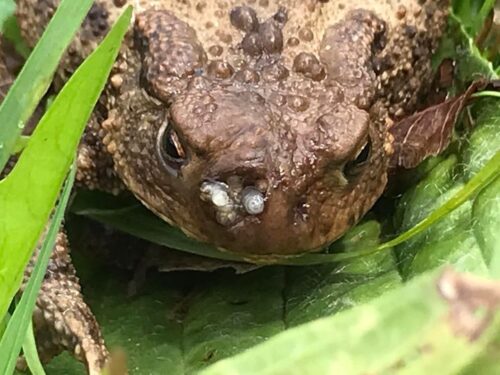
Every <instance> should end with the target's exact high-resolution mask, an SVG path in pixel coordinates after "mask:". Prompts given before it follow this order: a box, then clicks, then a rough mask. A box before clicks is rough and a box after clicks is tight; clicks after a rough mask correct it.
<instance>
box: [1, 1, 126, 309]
mask: <svg viewBox="0 0 500 375" xmlns="http://www.w3.org/2000/svg"><path fill="white" fill-rule="evenodd" d="M131 13H132V9H131V8H128V9H127V10H126V11H125V12H124V13H123V14H122V16H121V17H120V19H119V20H118V21H117V23H116V24H115V26H114V27H113V29H112V30H111V31H110V32H109V34H108V35H107V36H106V38H105V39H104V41H103V42H102V43H101V45H100V46H99V47H98V48H97V49H96V50H95V51H94V52H93V53H92V54H91V55H90V56H89V57H88V58H87V59H86V60H85V62H84V63H83V64H82V65H81V66H80V67H79V68H78V70H77V71H76V72H75V74H74V75H73V76H72V77H71V79H70V80H69V81H68V83H67V84H66V85H65V86H64V88H63V89H62V90H61V92H60V93H59V95H58V96H57V98H56V99H55V100H54V102H53V104H52V105H51V106H50V108H49V109H48V111H47V112H46V113H45V115H44V117H43V118H42V120H41V121H40V123H39V124H38V126H37V128H36V129H35V131H34V133H33V135H32V136H31V138H30V141H29V143H28V145H27V147H26V148H25V150H24V151H23V153H22V154H21V156H20V158H19V160H18V162H17V164H16V167H15V168H14V170H13V171H12V172H11V173H10V174H9V175H8V176H7V177H6V178H5V179H4V180H3V181H0V208H1V212H2V215H1V217H0V316H4V315H5V313H6V311H7V307H8V305H9V303H10V301H11V300H12V298H13V296H14V295H15V293H16V291H17V290H18V288H19V284H20V281H21V277H22V274H23V270H24V268H25V266H26V264H27V262H28V259H29V257H30V255H31V253H32V251H33V248H34V247H35V245H36V242H37V241H38V239H39V237H40V234H41V233H42V231H43V228H44V227H45V225H46V223H47V219H48V217H49V215H50V212H51V210H52V208H53V207H54V204H55V202H56V199H57V195H58V192H59V190H60V189H61V186H62V183H63V181H64V177H65V175H66V173H67V171H68V168H69V166H70V165H71V162H72V160H73V158H74V154H75V150H76V147H77V145H78V142H79V140H80V137H81V134H82V132H83V129H84V127H85V125H86V123H87V120H88V118H89V116H90V114H91V112H92V108H93V107H94V105H95V103H96V102H97V100H98V98H99V95H100V93H101V91H102V89H103V87H104V85H105V83H106V79H107V77H108V75H109V72H110V70H111V67H112V64H113V62H114V60H115V59H116V56H117V54H118V50H119V48H120V45H121V41H122V39H123V36H124V35H125V32H126V30H127V28H128V25H129V22H130V18H131ZM5 109H6V108H5V107H3V108H2V111H3V110H5Z"/></svg>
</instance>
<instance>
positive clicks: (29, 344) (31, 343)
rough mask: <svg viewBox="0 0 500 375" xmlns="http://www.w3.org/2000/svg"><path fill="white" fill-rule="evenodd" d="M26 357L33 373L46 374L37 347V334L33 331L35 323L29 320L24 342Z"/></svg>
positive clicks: (35, 374)
mask: <svg viewBox="0 0 500 375" xmlns="http://www.w3.org/2000/svg"><path fill="white" fill-rule="evenodd" d="M23 353H24V358H26V363H27V364H28V368H29V369H30V372H31V374H32V375H45V370H44V369H43V366H42V363H41V362H40V358H38V351H37V349H36V342H35V335H34V332H33V323H32V322H31V320H29V324H28V329H27V330H26V337H25V338H24V344H23Z"/></svg>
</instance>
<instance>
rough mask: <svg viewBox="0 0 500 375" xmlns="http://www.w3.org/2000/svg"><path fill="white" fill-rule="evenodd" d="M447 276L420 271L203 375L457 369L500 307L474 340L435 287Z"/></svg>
mask: <svg viewBox="0 0 500 375" xmlns="http://www.w3.org/2000/svg"><path fill="white" fill-rule="evenodd" d="M445 277H447V276H441V278H437V277H436V273H435V272H434V273H431V274H425V275H423V276H421V277H419V278H416V279H414V280H413V281H411V282H410V283H408V284H406V285H405V286H404V287H402V288H398V289H395V290H393V291H391V292H388V293H387V294H385V295H383V296H381V297H379V298H378V299H376V300H373V301H372V302H371V303H369V304H365V305H360V306H357V307H354V308H353V309H351V310H348V311H345V312H343V313H339V314H337V315H335V316H332V317H327V318H323V319H318V320H315V321H314V322H312V323H309V324H305V325H302V326H300V327H297V328H295V329H291V330H289V331H287V332H285V333H282V334H279V335H277V336H274V337H273V338H272V339H270V340H268V341H267V342H265V343H263V344H260V345H258V346H257V347H255V348H253V349H251V350H249V351H246V352H244V353H242V354H239V355H237V356H235V357H232V358H230V359H226V360H223V361H220V362H219V363H217V364H215V365H213V366H211V367H209V368H208V369H206V370H205V371H202V372H200V375H229V374H231V375H246V374H249V375H250V374H257V373H258V374H263V375H265V374H273V375H279V374H283V375H285V374H286V375H289V374H297V375H298V374H300V375H307V374H311V375H315V374H337V373H339V374H345V375H355V374H356V375H358V374H359V375H361V374H379V373H380V374H387V373H398V374H425V373H429V374H455V373H456V372H457V371H458V370H460V369H461V368H463V367H464V366H465V365H466V364H467V363H468V362H470V361H471V360H473V359H474V358H475V357H477V356H478V354H479V353H480V351H481V349H483V348H484V347H486V345H487V344H488V343H489V342H490V341H491V340H492V339H494V338H495V329H497V328H498V327H500V324H499V323H500V313H499V312H498V310H496V311H495V315H494V320H493V323H491V322H490V324H488V325H487V326H486V329H485V331H484V332H481V334H480V336H479V339H475V340H470V339H468V338H467V335H466V333H463V332H462V333H461V334H460V333H458V332H457V329H458V328H457V326H460V324H464V325H465V321H464V322H460V318H458V317H457V315H455V316H454V315H453V314H451V309H452V308H453V305H452V304H451V303H450V302H448V301H447V300H446V299H444V298H443V296H442V295H441V294H440V293H439V292H438V288H439V287H440V285H442V284H444V283H445V282H444V280H445ZM495 287H496V288H498V285H496V286H492V288H495ZM463 303H467V301H464V302H463ZM483 303H485V304H486V303H487V301H483ZM462 319H464V318H463V317H462Z"/></svg>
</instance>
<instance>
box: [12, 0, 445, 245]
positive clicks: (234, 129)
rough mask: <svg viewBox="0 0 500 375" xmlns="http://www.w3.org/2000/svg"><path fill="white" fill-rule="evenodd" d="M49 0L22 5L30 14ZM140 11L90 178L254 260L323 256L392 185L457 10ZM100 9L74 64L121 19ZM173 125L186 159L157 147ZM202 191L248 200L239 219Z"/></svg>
mask: <svg viewBox="0 0 500 375" xmlns="http://www.w3.org/2000/svg"><path fill="white" fill-rule="evenodd" d="M53 2H54V1H53V0H52V1H51V0H45V1H41V0H38V1H33V0H30V1H28V0H23V1H18V3H19V4H20V5H21V6H20V10H19V14H20V15H23V14H27V13H29V12H30V10H31V9H33V3H38V4H52V5H53ZM135 3H136V4H137V3H138V4H139V7H138V8H137V12H136V18H135V23H134V29H133V31H131V33H130V35H129V37H128V40H127V42H126V45H125V46H124V47H123V49H122V52H121V55H120V58H119V60H118V62H117V64H116V68H115V70H114V72H113V76H112V78H111V81H110V82H111V84H110V85H109V87H108V89H107V92H106V95H105V97H104V98H103V100H102V104H103V106H104V107H106V108H105V111H101V114H100V116H102V118H101V119H100V121H99V120H96V121H95V122H96V123H95V124H91V125H90V126H89V130H88V131H87V135H86V137H87V138H88V139H90V142H87V146H85V145H83V146H82V151H81V153H80V164H81V165H82V168H81V173H80V174H79V179H80V180H81V181H84V182H85V184H86V185H90V186H91V187H102V186H103V185H106V184H107V185H108V186H105V187H109V185H111V188H109V189H108V190H115V191H117V190H119V189H120V188H121V184H120V182H119V181H121V182H123V184H124V185H125V186H126V188H127V189H129V190H130V191H132V192H133V193H134V194H135V196H136V197H137V198H139V199H140V200H141V201H142V202H143V203H144V204H145V205H146V206H147V207H149V208H150V209H151V210H152V211H153V212H155V213H156V214H157V215H158V216H160V217H161V218H163V219H164V220H165V221H167V222H169V223H171V224H174V225H176V226H178V227H180V228H181V229H182V230H183V231H184V232H185V233H187V234H188V235H189V236H192V237H194V238H196V239H198V240H200V241H203V242H208V243H212V244H214V245H216V246H217V247H219V248H221V249H225V250H228V251H233V252H239V253H243V254H294V253H300V252H305V251H312V250H316V249H319V248H321V247H322V246H325V245H327V244H329V243H331V242H332V241H334V240H335V239H337V238H338V237H340V236H341V235H342V234H343V233H345V231H346V230H347V229H348V228H350V227H351V226H353V225H354V224H355V223H356V222H358V221H359V220H360V219H361V218H362V217H363V215H364V214H365V213H366V212H367V211H368V210H369V209H370V208H371V207H372V205H373V204H374V202H375V201H376V200H377V199H378V197H379V196H380V195H381V193H382V192H383V190H384V187H385V184H386V181H387V159H388V156H389V153H390V152H391V147H390V143H391V140H390V138H389V137H388V136H387V126H388V125H387V124H389V123H392V122H393V120H395V119H396V118H397V117H401V116H403V115H405V114H407V113H409V112H411V111H412V110H413V109H414V106H415V104H416V103H417V101H418V99H419V96H420V95H421V94H422V93H423V92H424V89H425V87H426V86H428V84H429V82H430V78H431V70H430V56H431V54H432V53H433V52H434V50H435V48H436V46H437V43H438V39H439V37H440V35H441V33H442V31H443V28H444V25H445V20H446V16H447V5H448V2H447V1H445V0H428V1H426V2H419V1H417V0H415V1H405V2H404V3H403V4H399V2H397V1H388V2H378V1H368V0H365V1H361V2H356V3H355V4H354V3H352V2H343V1H328V2H323V1H316V0H308V1H299V0H288V1H280V2H278V1H264V2H257V1H255V2H251V1H250V2H243V1H212V2H209V1H192V2H173V1H161V0H156V1H152V0H150V1H144V0H143V1H139V2H135ZM262 4H264V5H262ZM421 4H422V5H421ZM93 12H94V16H93V19H90V20H88V21H87V24H86V25H85V26H86V28H87V29H88V30H89V31H87V32H82V33H81V35H80V39H79V41H78V42H77V43H76V44H75V45H74V46H73V47H72V50H71V53H70V55H69V57H68V60H69V61H68V64H67V65H68V66H71V63H73V64H74V61H73V60H75V59H76V60H78V59H79V58H81V57H82V56H85V55H86V54H87V53H88V50H89V48H90V47H91V46H93V45H94V44H95V42H96V40H98V38H95V37H94V35H97V36H100V35H101V34H102V33H103V30H104V29H105V26H106V25H107V26H109V23H110V22H111V20H112V19H113V18H115V17H116V14H118V13H119V9H118V8H117V7H116V6H114V4H113V3H112V2H111V1H101V2H96V5H95V6H94V9H93ZM37 17H40V16H37ZM29 22H30V23H27V24H26V25H23V23H21V25H22V26H25V27H23V29H24V30H25V34H27V35H26V36H27V37H28V39H30V37H31V39H33V40H34V39H36V35H32V34H33V30H37V27H36V26H37V24H43V22H41V21H40V20H38V21H36V19H35V22H36V23H37V24H35V25H34V26H35V27H31V28H29V27H28V26H33V22H34V21H33V17H32V18H30V21H29ZM39 28H40V27H38V29H39ZM95 30H97V31H95ZM35 34H36V33H35ZM89 35H90V36H89ZM82 46H83V48H82ZM64 69H67V67H64ZM64 74H66V72H65V71H63V72H62V74H61V75H64ZM103 113H104V114H103ZM104 117H106V119H104ZM166 124H168V127H170V130H171V131H174V132H175V133H176V135H177V138H178V142H179V143H178V144H179V145H180V146H179V147H181V151H182V152H184V153H185V154H186V156H185V158H184V160H183V162H182V163H175V162H172V161H169V160H168V156H165V153H162V151H161V143H162V142H164V139H162V138H161V137H162V134H163V131H164V130H165V127H166V126H167V125H166ZM159 143H160V146H158V144H159ZM364 147H367V149H366V150H365V153H362V152H361V151H362V150H363V148H364ZM159 148H160V150H159ZM367 151H369V153H368V157H367V159H366V160H364V158H366V152H367ZM360 153H361V155H360V157H361V159H359V158H358V160H357V161H356V159H357V157H358V155H359V154H360ZM106 154H107V155H106ZM109 155H111V158H110V157H109ZM166 159H167V160H166ZM96 160H97V161H96ZM96 164H99V166H97V167H96ZM87 170H88V171H87ZM103 170H104V172H103ZM87 172H88V173H87ZM115 175H117V178H116V179H114V180H115V181H113V179H111V178H107V180H108V181H105V182H103V181H99V180H103V178H102V177H103V176H105V177H106V176H107V177H109V176H115ZM116 180H119V181H116ZM109 181H111V182H109ZM205 181H212V182H214V181H216V182H220V183H224V184H227V185H228V189H229V191H230V194H232V196H233V197H234V200H235V201H236V207H235V208H234V209H233V210H232V212H231V215H232V216H231V218H230V219H227V218H226V219H223V220H221V219H220V218H218V217H217V209H216V207H214V205H213V204H212V202H211V201H210V199H208V202H207V199H201V197H200V196H201V193H200V187H201V185H202V184H203V182H205ZM235 181H236V182H235ZM245 186H252V187H256V188H257V189H258V190H259V191H260V192H261V193H262V195H263V197H264V199H265V205H264V206H265V207H264V210H263V212H262V213H260V214H257V215H251V214H247V213H246V212H245V210H244V209H243V208H242V207H241V204H238V203H239V202H241V190H242V188H244V187H245Z"/></svg>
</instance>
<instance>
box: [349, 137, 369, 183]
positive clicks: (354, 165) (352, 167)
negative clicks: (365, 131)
mask: <svg viewBox="0 0 500 375" xmlns="http://www.w3.org/2000/svg"><path fill="white" fill-rule="evenodd" d="M371 151H372V143H371V141H370V140H368V141H367V142H366V143H365V145H364V146H363V148H362V149H361V150H360V151H359V153H358V155H357V156H356V158H355V159H354V160H351V161H349V162H347V163H346V165H345V167H344V173H345V175H346V176H354V175H355V174H356V173H357V172H358V169H359V168H360V167H362V166H363V165H364V164H365V163H366V162H367V161H368V159H369V158H370V154H371Z"/></svg>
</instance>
